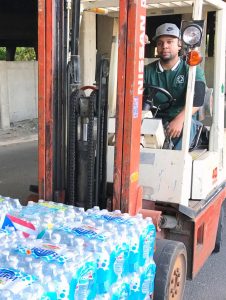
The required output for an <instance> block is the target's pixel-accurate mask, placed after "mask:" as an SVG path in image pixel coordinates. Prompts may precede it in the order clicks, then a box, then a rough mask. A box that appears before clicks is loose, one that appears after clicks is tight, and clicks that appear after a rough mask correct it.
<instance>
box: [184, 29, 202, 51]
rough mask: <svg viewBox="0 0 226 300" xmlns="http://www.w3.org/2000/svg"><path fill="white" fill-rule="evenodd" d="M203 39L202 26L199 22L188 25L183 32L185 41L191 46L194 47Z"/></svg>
mask: <svg viewBox="0 0 226 300" xmlns="http://www.w3.org/2000/svg"><path fill="white" fill-rule="evenodd" d="M201 39H202V28H201V27H200V26H199V25H197V24H192V25H189V26H188V27H186V28H185V29H184V31H183V34H182V40H183V42H184V43H185V44H186V45H188V46H190V47H194V46H196V45H198V44H199V45H200V43H201Z"/></svg>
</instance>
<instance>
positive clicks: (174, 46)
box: [156, 35, 181, 62]
mask: <svg viewBox="0 0 226 300" xmlns="http://www.w3.org/2000/svg"><path fill="white" fill-rule="evenodd" d="M156 45H157V52H158V56H159V57H160V59H161V60H162V61H164V62H169V61H171V60H173V59H174V58H175V57H177V56H178V52H179V50H180V49H181V46H180V42H179V40H178V38H175V37H173V36H169V35H163V36H160V37H159V38H158V39H157V42H156Z"/></svg>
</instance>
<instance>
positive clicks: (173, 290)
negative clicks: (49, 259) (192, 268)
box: [154, 239, 187, 300]
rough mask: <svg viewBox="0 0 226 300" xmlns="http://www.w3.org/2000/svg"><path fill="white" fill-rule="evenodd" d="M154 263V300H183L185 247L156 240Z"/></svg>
mask: <svg viewBox="0 0 226 300" xmlns="http://www.w3.org/2000/svg"><path fill="white" fill-rule="evenodd" d="M154 261H155V263H156V276H155V285H154V300H181V299H183V294H184V288H185V282H186V273H187V251H186V248H185V245H184V244H183V243H181V242H176V241H171V240H164V239H157V241H156V251H155V254H154Z"/></svg>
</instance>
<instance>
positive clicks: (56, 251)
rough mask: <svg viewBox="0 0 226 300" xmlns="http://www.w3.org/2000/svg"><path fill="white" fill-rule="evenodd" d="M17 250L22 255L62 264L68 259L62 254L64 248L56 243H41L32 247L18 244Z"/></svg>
mask: <svg viewBox="0 0 226 300" xmlns="http://www.w3.org/2000/svg"><path fill="white" fill-rule="evenodd" d="M17 251H19V252H20V253H21V254H23V255H32V256H33V257H34V258H42V259H44V260H45V261H48V262H53V261H54V262H57V263H59V264H64V263H65V262H66V261H67V260H69V259H70V257H69V256H66V255H64V254H63V252H64V248H63V247H61V246H58V245H53V244H48V243H43V244H40V245H37V247H36V246H34V247H26V246H18V248H17Z"/></svg>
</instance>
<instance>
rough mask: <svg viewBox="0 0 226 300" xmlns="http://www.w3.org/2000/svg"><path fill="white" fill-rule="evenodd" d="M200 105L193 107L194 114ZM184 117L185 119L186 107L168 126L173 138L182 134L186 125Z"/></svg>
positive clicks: (168, 132)
mask: <svg viewBox="0 0 226 300" xmlns="http://www.w3.org/2000/svg"><path fill="white" fill-rule="evenodd" d="M199 108H200V107H193V108H192V115H194V114H195V113H196V112H197V111H198V110H199ZM184 119H185V107H184V108H183V109H182V111H181V112H180V113H179V114H178V115H177V116H176V117H175V118H174V119H173V120H172V121H171V122H170V123H169V125H168V127H167V134H168V135H169V136H170V137H171V138H177V137H179V136H180V135H181V132H182V129H183V126H184Z"/></svg>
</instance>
